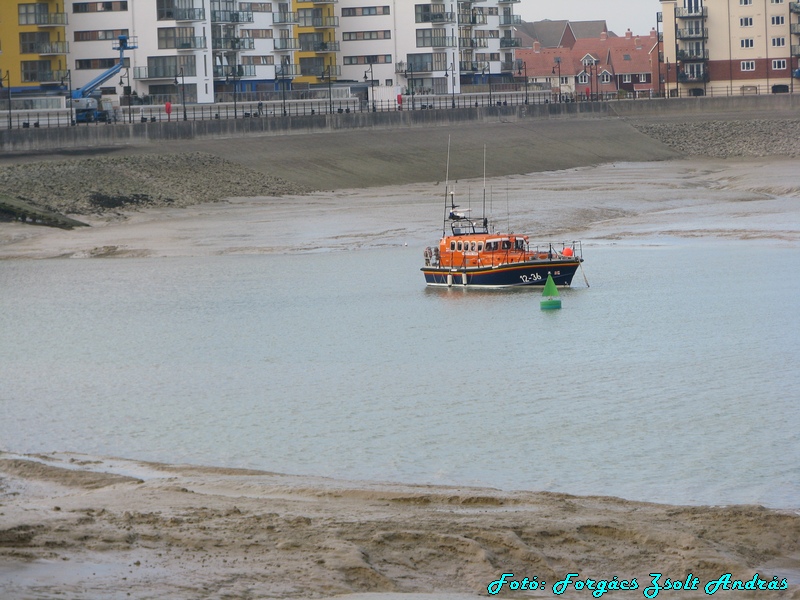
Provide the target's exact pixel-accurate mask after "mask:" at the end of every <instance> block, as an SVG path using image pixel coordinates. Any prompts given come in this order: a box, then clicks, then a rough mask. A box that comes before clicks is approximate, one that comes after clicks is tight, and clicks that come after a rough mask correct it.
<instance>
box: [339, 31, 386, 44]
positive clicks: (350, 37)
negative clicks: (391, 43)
mask: <svg viewBox="0 0 800 600" xmlns="http://www.w3.org/2000/svg"><path fill="white" fill-rule="evenodd" d="M390 39H392V32H391V31H389V30H388V29H387V30H384V31H345V32H344V33H342V41H343V42H355V41H360V40H390Z"/></svg>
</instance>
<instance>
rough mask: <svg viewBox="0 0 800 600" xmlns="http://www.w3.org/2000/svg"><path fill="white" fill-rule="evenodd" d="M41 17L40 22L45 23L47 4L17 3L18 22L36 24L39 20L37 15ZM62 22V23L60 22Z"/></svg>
mask: <svg viewBox="0 0 800 600" xmlns="http://www.w3.org/2000/svg"><path fill="white" fill-rule="evenodd" d="M40 16H41V17H43V20H42V21H41V22H43V23H47V22H48V21H47V20H45V19H47V17H48V15H47V4H20V5H19V24H20V25H36V24H38V23H39V22H40V20H39V17H40ZM62 24H63V23H62Z"/></svg>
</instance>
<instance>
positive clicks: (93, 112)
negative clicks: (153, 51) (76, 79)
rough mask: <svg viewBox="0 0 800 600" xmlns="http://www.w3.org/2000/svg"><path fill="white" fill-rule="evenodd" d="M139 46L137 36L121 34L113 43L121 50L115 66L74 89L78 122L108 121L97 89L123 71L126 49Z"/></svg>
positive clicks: (73, 102)
mask: <svg viewBox="0 0 800 600" xmlns="http://www.w3.org/2000/svg"><path fill="white" fill-rule="evenodd" d="M137 47H138V46H137V41H136V38H135V37H134V38H129V37H128V36H127V35H121V36H119V37H118V38H117V41H116V42H114V43H113V45H112V48H113V49H114V50H119V61H117V62H116V63H114V66H113V67H111V68H110V69H108V70H107V71H104V72H103V73H101V74H100V75H98V76H97V77H95V78H94V79H92V80H91V81H90V82H89V83H87V84H86V85H85V86H83V87H82V88H78V89H76V90H73V92H72V98H71V102H72V107H73V108H74V109H75V122H76V123H93V122H94V121H108V111H107V110H101V109H99V108H98V107H99V104H98V102H97V97H96V96H99V94H97V89H98V88H99V87H100V86H101V85H103V83H105V82H106V81H108V80H109V79H111V78H112V77H114V76H115V75H116V74H117V73H119V72H120V71H122V69H123V67H124V66H125V50H135V49H136V48H137Z"/></svg>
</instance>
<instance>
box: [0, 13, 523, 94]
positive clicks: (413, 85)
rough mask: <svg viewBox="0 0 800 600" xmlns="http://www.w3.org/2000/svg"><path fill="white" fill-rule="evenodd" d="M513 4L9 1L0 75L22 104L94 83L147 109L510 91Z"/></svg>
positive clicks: (0, 30)
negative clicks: (279, 97) (389, 90)
mask: <svg viewBox="0 0 800 600" xmlns="http://www.w3.org/2000/svg"><path fill="white" fill-rule="evenodd" d="M520 1H521V0H458V1H454V2H449V3H442V2H427V3H418V4H415V3H413V2H402V3H401V2H395V1H394V0H392V1H391V2H387V3H386V4H380V3H379V2H380V0H378V3H376V0H302V1H301V0H292V1H287V2H245V1H240V0H111V1H107V0H106V1H97V0H92V1H68V2H64V3H60V4H59V3H57V2H53V1H41V2H20V1H14V0H10V1H8V2H3V3H2V4H3V6H2V8H0V15H2V17H3V18H2V19H1V20H0V47H2V49H3V50H4V51H5V54H4V55H2V56H0V69H3V68H5V69H6V70H7V71H8V72H9V73H10V77H9V78H10V81H11V83H12V84H13V85H14V86H18V87H25V90H24V91H25V92H26V94H27V95H31V96H35V95H37V94H38V95H39V96H40V97H44V96H46V95H47V94H48V93H51V92H52V91H53V90H55V91H60V92H63V91H64V89H65V88H66V86H69V87H71V88H72V89H73V90H76V89H86V87H85V86H88V85H89V84H90V83H92V84H93V86H96V88H97V91H100V90H102V91H103V92H104V93H107V94H114V93H116V94H123V93H130V94H131V95H133V96H138V97H139V98H144V97H150V101H152V102H154V103H163V102H165V101H166V100H171V101H173V102H175V101H180V100H183V99H185V101H186V102H187V103H195V102H196V103H211V102H215V101H230V100H231V99H234V100H235V99H236V98H237V96H238V97H239V98H241V99H249V100H255V99H258V98H259V97H260V96H262V95H264V94H265V93H267V92H271V93H274V92H279V91H283V90H289V89H295V90H298V89H307V88H311V87H315V86H316V87H324V86H325V85H328V86H330V85H331V84H332V83H334V84H338V85H352V86H355V87H361V88H363V87H364V86H365V85H370V86H375V85H380V86H384V87H396V88H398V91H408V90H409V89H414V90H415V91H417V92H418V93H440V94H444V93H451V92H456V93H457V92H459V91H460V89H461V85H462V84H477V83H484V84H485V83H489V82H495V83H496V82H500V81H513V77H514V52H515V50H516V48H518V47H519V46H520V39H519V38H518V37H516V36H515V35H514V30H513V28H514V26H515V25H519V24H520V23H521V19H520V18H519V16H517V15H514V13H513V7H514V4H516V3H518V2H520ZM123 38H124V39H125V40H127V41H126V42H125V43H124V46H123V47H122V48H120V40H121V39H123ZM120 60H122V68H117V67H118V65H119V64H120ZM111 72H113V74H112V75H109V73H111ZM106 75H108V76H107V77H105V76H106ZM104 77H105V79H104ZM65 78H66V81H65ZM98 79H102V80H103V81H101V82H99V83H98ZM6 85H8V83H6ZM16 93H17V91H16V89H15V94H16Z"/></svg>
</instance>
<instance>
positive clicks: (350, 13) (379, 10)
mask: <svg viewBox="0 0 800 600" xmlns="http://www.w3.org/2000/svg"><path fill="white" fill-rule="evenodd" d="M389 14H391V12H390V10H389V7H388V6H362V7H360V8H343V9H342V16H343V17H366V16H373V15H389Z"/></svg>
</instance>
